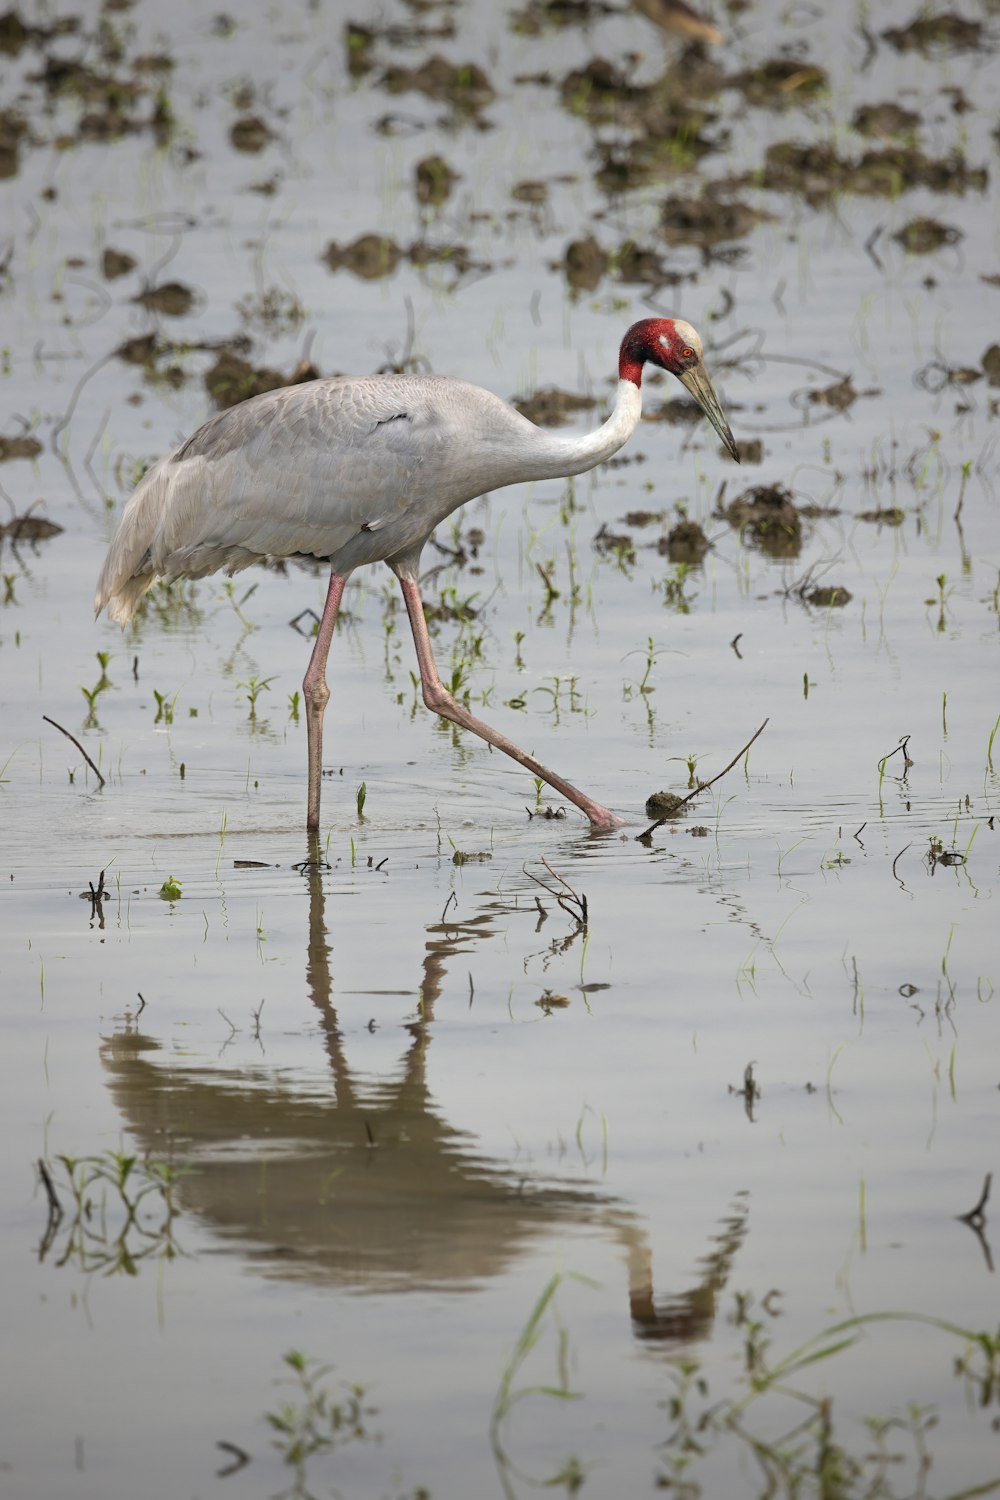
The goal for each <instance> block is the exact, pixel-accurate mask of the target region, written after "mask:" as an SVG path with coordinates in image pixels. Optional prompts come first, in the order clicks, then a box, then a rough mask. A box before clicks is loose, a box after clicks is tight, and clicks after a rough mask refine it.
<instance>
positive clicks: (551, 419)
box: [511, 386, 597, 427]
mask: <svg viewBox="0 0 1000 1500" xmlns="http://www.w3.org/2000/svg"><path fill="white" fill-rule="evenodd" d="M511 405H512V406H513V407H514V408H515V410H516V411H519V412H520V413H521V415H522V417H527V418H528V421H529V422H534V423H535V424H536V426H538V427H564V426H565V425H566V423H567V422H570V421H572V419H573V417H574V416H575V415H576V413H577V412H581V411H593V410H594V407H595V406H596V405H597V401H596V399H595V398H594V397H593V396H580V395H578V394H577V393H576V392H574V391H560V390H558V389H557V388H556V387H555V386H547V387H546V388H545V389H544V390H540V391H535V393H534V395H532V396H525V397H523V398H522V399H521V400H520V401H513V402H511Z"/></svg>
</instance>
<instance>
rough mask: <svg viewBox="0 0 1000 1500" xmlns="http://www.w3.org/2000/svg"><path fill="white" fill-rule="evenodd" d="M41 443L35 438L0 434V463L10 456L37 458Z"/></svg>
mask: <svg viewBox="0 0 1000 1500" xmlns="http://www.w3.org/2000/svg"><path fill="white" fill-rule="evenodd" d="M41 451H42V445H41V443H40V442H39V441H38V439H37V438H33V437H28V436H21V437H3V436H0V463H6V462H7V460H8V459H11V458H37V457H38V455H39V453H41Z"/></svg>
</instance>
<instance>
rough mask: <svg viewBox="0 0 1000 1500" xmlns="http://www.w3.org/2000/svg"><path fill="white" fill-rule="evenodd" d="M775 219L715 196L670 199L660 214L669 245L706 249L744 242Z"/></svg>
mask: <svg viewBox="0 0 1000 1500" xmlns="http://www.w3.org/2000/svg"><path fill="white" fill-rule="evenodd" d="M773 217H774V216H773V214H769V213H765V211H764V210H763V209H759V208H751V207H750V205H749V204H748V203H740V202H738V201H734V200H733V199H728V198H727V199H723V198H717V197H715V196H713V195H712V193H711V192H709V193H706V195H705V196H704V197H703V198H667V199H666V200H665V202H664V203H663V205H662V207H661V210H660V223H661V225H662V230H663V237H664V239H666V240H667V241H668V243H670V244H674V245H678V244H687V245H701V246H702V247H707V246H710V245H722V244H725V243H726V242H727V241H729V240H737V239H742V238H743V236H744V235H747V234H749V233H750V231H751V230H752V229H754V228H756V226H757V225H758V224H765V223H767V222H768V221H770V220H771V219H773Z"/></svg>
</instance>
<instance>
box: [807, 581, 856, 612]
mask: <svg viewBox="0 0 1000 1500" xmlns="http://www.w3.org/2000/svg"><path fill="white" fill-rule="evenodd" d="M802 597H803V599H804V600H805V601H806V603H807V604H812V605H814V606H815V607H816V608H817V609H843V607H844V605H845V604H850V602H851V599H852V598H853V597H854V596H853V594H852V593H851V591H850V589H845V588H843V587H842V586H841V585H840V584H836V583H832V584H823V585H822V586H819V587H817V588H813V589H808V590H807V591H806V593H804V594H803V595H802Z"/></svg>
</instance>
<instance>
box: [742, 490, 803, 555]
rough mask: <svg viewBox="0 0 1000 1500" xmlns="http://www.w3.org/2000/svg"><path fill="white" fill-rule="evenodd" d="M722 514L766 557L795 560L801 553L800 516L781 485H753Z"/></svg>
mask: <svg viewBox="0 0 1000 1500" xmlns="http://www.w3.org/2000/svg"><path fill="white" fill-rule="evenodd" d="M723 514H724V516H725V518H726V520H727V521H728V522H729V524H730V526H734V527H736V528H738V529H739V530H740V531H741V532H742V533H743V536H744V537H745V538H746V539H747V540H749V541H750V542H752V543H753V544H754V545H755V546H758V547H759V548H760V549H761V551H762V552H766V553H767V555H768V556H769V557H776V558H788V557H798V555H799V553H800V552H801V550H802V517H801V515H800V513H799V511H798V509H797V507H796V505H795V502H794V501H793V499H792V496H791V493H790V491H788V490H786V489H785V488H784V486H783V485H780V484H771V485H768V484H760V485H754V486H753V487H752V488H751V489H748V490H744V491H743V493H742V495H737V497H736V499H735V500H732V501H730V503H729V504H728V505H727V506H726V508H725V510H724V512H723Z"/></svg>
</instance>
